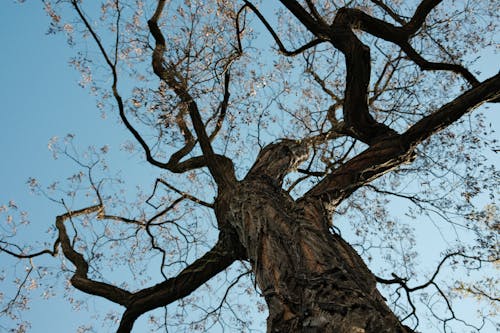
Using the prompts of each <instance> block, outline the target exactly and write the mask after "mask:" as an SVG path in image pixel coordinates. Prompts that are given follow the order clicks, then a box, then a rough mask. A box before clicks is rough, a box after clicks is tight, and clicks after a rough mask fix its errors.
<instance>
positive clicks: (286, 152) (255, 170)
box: [245, 139, 309, 187]
mask: <svg viewBox="0 0 500 333" xmlns="http://www.w3.org/2000/svg"><path fill="white" fill-rule="evenodd" d="M308 157H309V147H308V145H307V144H306V143H305V142H303V141H298V140H289V139H284V140H281V141H279V142H277V143H271V144H269V145H267V146H265V147H264V148H263V149H262V150H261V151H260V152H259V155H258V156H257V160H256V161H255V163H254V165H253V166H252V168H251V169H250V171H249V172H248V174H247V176H246V177H245V179H247V180H248V179H252V178H261V177H268V178H271V179H272V180H273V181H274V182H275V184H277V185H279V186H280V187H281V185H282V183H283V179H284V178H285V176H286V175H287V174H288V173H290V172H291V171H293V170H295V169H297V167H298V166H299V165H300V164H301V163H302V162H304V161H305V160H307V158H308Z"/></svg>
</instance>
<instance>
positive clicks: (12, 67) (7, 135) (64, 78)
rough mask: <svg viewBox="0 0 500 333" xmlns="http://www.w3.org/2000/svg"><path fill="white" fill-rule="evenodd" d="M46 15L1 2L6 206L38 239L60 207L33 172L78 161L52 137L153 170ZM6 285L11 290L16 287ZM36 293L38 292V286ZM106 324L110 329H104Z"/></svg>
mask: <svg viewBox="0 0 500 333" xmlns="http://www.w3.org/2000/svg"><path fill="white" fill-rule="evenodd" d="M48 22H49V21H48V18H47V17H46V15H45V14H44V12H43V9H42V5H41V3H40V2H38V1H27V2H26V3H25V4H23V5H19V4H17V3H15V1H13V0H4V1H2V4H1V5H0V43H1V45H2V51H1V52H0V101H1V104H0V105H1V106H0V151H1V153H2V156H3V158H2V162H1V164H0V171H1V172H0V205H2V204H4V203H7V202H8V201H9V200H14V201H16V203H17V205H18V206H20V207H21V208H22V209H23V210H27V211H28V212H29V214H30V220H31V222H32V225H31V226H30V228H28V229H26V230H22V231H21V235H22V236H23V237H26V239H32V240H37V241H44V240H45V241H50V238H49V236H48V235H47V234H46V230H47V229H48V227H49V225H50V224H52V223H54V218H55V216H56V215H57V214H60V213H62V211H61V208H60V207H59V206H56V205H55V204H52V203H51V202H49V201H48V200H45V199H44V198H42V197H39V196H33V195H31V194H29V191H28V187H27V185H26V181H27V179H28V178H29V177H35V178H37V179H39V180H40V181H41V182H43V183H45V184H48V183H50V182H51V181H53V180H54V179H58V178H61V175H62V176H65V175H69V174H70V173H71V171H72V170H71V168H74V167H73V166H72V164H71V163H69V162H68V161H65V160H63V159H58V160H54V159H53V158H52V155H51V153H50V152H49V151H48V149H47V143H48V141H49V139H50V138H51V137H53V136H58V137H64V136H65V135H66V134H67V133H74V134H75V135H76V143H77V144H78V145H79V146H81V147H85V146H87V145H96V146H102V145H103V144H109V145H110V147H111V150H112V154H115V155H112V157H114V160H112V159H110V160H112V162H111V163H112V167H113V165H115V166H116V165H126V167H127V168H129V170H130V172H133V175H134V179H135V181H136V182H137V183H140V182H141V181H145V182H151V180H152V177H151V176H148V175H147V174H144V172H142V173H141V172H139V170H144V169H142V168H144V167H145V163H144V162H141V160H140V159H139V158H131V157H130V155H128V154H126V153H124V152H121V151H120V145H121V144H122V143H123V141H124V140H125V139H131V138H130V136H129V135H128V133H127V132H126V131H125V130H124V129H123V127H122V126H120V125H119V124H118V123H117V122H116V119H115V118H112V117H110V118H109V119H107V120H103V119H102V118H101V117H100V114H99V111H98V110H97V109H96V107H95V101H94V98H93V97H92V96H90V95H89V94H88V91H87V90H84V89H82V88H80V87H78V85H77V81H78V79H79V74H78V73H76V72H75V71H74V70H72V69H71V68H70V66H69V65H68V59H69V58H70V57H71V56H72V55H73V52H72V50H71V49H70V48H69V47H68V46H67V45H66V42H65V39H64V37H63V36H62V35H56V36H52V35H46V31H47V27H48ZM481 69H482V70H483V73H484V74H483V77H482V78H485V77H487V76H490V75H493V74H495V73H496V72H497V71H498V61H495V59H494V56H493V55H491V56H489V57H486V58H485V60H483V61H482V62H481ZM499 111H500V110H499V108H498V107H497V106H494V107H491V108H490V110H489V111H488V112H489V116H488V118H489V120H490V121H491V122H492V124H493V126H494V127H495V128H496V129H497V133H498V130H500V121H499V119H500V115H499ZM497 148H498V147H497ZM498 155H499V154H497V155H496V156H495V155H494V154H491V156H490V157H491V159H492V161H493V162H492V163H497V164H498V163H500V160H499V158H498ZM146 170H150V169H148V168H146ZM146 173H147V172H146ZM0 223H4V222H3V221H1V222H0ZM12 262H13V261H11V260H10V259H9V258H8V257H7V256H6V255H5V254H0V266H3V267H4V268H5V267H7V268H8V267H10V266H11V265H12ZM54 264H55V265H57V262H56V261H54ZM17 269H22V266H18V267H17ZM3 292H4V293H6V294H8V293H11V292H12V290H3ZM34 295H35V296H36V295H38V294H37V292H36V291H35V293H34ZM88 300H89V301H88V306H89V310H90V312H93V311H96V312H99V311H100V309H101V308H102V306H105V307H108V306H109V304H110V303H107V302H101V301H99V300H96V299H95V298H94V297H88ZM31 308H32V310H31V311H28V312H27V313H26V316H27V318H28V320H29V321H31V322H32V323H33V327H32V329H31V330H30V332H34V333H42V332H74V331H76V327H77V326H78V325H80V324H85V323H86V322H88V321H89V320H92V319H89V316H88V313H86V312H85V311H83V312H74V311H72V310H71V307H70V306H69V305H68V303H66V302H65V301H61V299H60V298H58V297H56V298H53V299H50V300H47V301H43V300H35V301H34V302H33V303H32V305H31ZM117 309H119V308H117ZM4 320H6V319H5V318H4V317H1V318H0V332H3V331H2V326H3V325H4V324H6V323H5V322H2V321H4ZM138 327H139V328H138V329H137V331H138V332H139V331H141V329H140V326H138ZM106 331H108V329H103V330H102V331H99V332H106ZM109 331H112V330H109Z"/></svg>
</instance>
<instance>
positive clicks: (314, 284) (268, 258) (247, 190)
mask: <svg viewBox="0 0 500 333" xmlns="http://www.w3.org/2000/svg"><path fill="white" fill-rule="evenodd" d="M306 152H307V150H305V149H303V147H300V145H299V144H296V143H293V142H291V141H290V142H282V143H281V144H276V145H271V146H268V147H266V149H265V150H263V151H262V152H261V154H260V155H259V158H258V159H257V162H256V163H255V165H254V166H253V167H252V169H251V170H250V172H249V174H248V176H247V177H246V178H245V179H244V180H243V181H241V182H239V183H237V184H236V185H235V187H234V188H233V189H232V190H230V191H227V190H226V191H224V193H222V194H221V195H220V196H219V198H218V203H219V204H218V205H217V207H218V209H217V217H218V219H219V221H225V222H224V223H229V224H230V225H232V226H233V227H234V228H235V229H236V232H237V234H238V238H239V240H240V242H241V244H242V245H243V246H244V247H245V249H246V255H247V257H248V259H249V261H250V262H251V264H252V267H253V270H254V273H255V277H256V282H257V284H258V286H259V288H260V290H261V291H262V293H263V295H264V297H265V299H266V302H267V305H268V307H269V318H268V321H267V331H268V332H339V333H342V332H346V333H347V332H367V333H368V332H411V330H408V329H407V328H405V327H404V326H403V325H401V324H400V323H399V321H398V319H397V318H396V316H395V315H394V314H393V313H392V311H391V310H390V309H389V308H388V307H387V305H386V304H385V301H384V298H383V297H382V296H381V295H380V293H379V292H378V290H377V289H376V281H375V277H374V276H373V274H372V273H371V272H370V270H369V269H368V267H367V266H366V265H365V263H364V262H363V260H362V259H361V258H360V257H359V255H358V254H357V253H356V251H355V250H354V249H353V248H352V247H351V246H350V245H349V244H347V243H346V242H345V241H344V240H343V239H342V238H341V237H340V236H338V235H335V234H332V233H331V231H330V230H329V227H330V221H331V216H330V213H329V210H328V209H326V208H325V207H324V206H323V205H322V204H319V203H316V204H312V203H311V202H310V201H304V200H302V201H295V200H293V198H292V197H291V196H290V195H289V194H288V193H286V192H285V191H283V190H282V189H281V181H282V175H283V174H285V173H286V172H287V171H289V169H290V168H293V167H295V166H296V165H297V163H298V162H300V161H301V160H303V159H304V158H305V157H307V154H306Z"/></svg>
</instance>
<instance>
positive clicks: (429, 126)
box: [302, 73, 500, 206]
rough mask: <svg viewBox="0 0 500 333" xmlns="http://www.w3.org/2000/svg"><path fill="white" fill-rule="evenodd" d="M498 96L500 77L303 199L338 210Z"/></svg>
mask: <svg viewBox="0 0 500 333" xmlns="http://www.w3.org/2000/svg"><path fill="white" fill-rule="evenodd" d="M499 96H500V73H499V74H497V75H495V76H493V77H491V78H490V79H488V80H486V81H484V82H482V83H480V84H479V85H477V86H476V87H474V88H471V89H470V90H468V91H466V92H464V93H463V94H462V95H460V96H458V97H457V98H455V99H454V100H453V101H451V102H449V103H448V104H446V105H444V106H442V107H441V108H439V109H438V110H437V111H435V112H434V113H432V114H430V115H429V116H427V117H424V118H422V119H421V120H420V121H418V122H417V123H415V124H414V125H413V126H411V127H410V128H409V129H408V130H407V131H406V132H405V133H403V134H401V135H398V136H395V137H392V138H390V139H388V140H382V141H380V142H378V143H376V144H374V145H372V146H371V147H370V148H368V149H366V150H365V151H364V152H362V153H361V154H359V155H358V156H356V157H354V158H353V159H351V160H350V161H348V162H347V163H345V164H344V165H342V166H341V167H339V168H338V169H336V170H335V171H333V172H332V173H330V174H328V175H327V176H326V177H325V178H324V179H323V180H321V181H320V182H319V183H318V184H317V185H316V186H314V187H313V188H312V189H311V190H309V191H308V192H307V193H306V194H305V195H304V196H303V198H302V200H306V199H307V198H315V199H314V200H319V201H321V202H323V203H324V204H326V205H332V206H337V205H338V204H339V203H340V202H341V201H342V200H344V199H345V198H347V197H348V196H349V195H351V194H352V193H353V192H354V191H355V190H356V189H358V188H359V187H361V186H363V185H365V184H367V183H369V182H371V181H372V180H374V179H376V178H378V177H380V176H382V175H383V174H385V173H387V172H388V171H390V170H392V169H394V168H396V167H398V166H400V165H401V164H404V163H409V162H411V161H412V159H413V158H414V154H413V151H414V149H415V147H416V146H417V145H418V144H420V143H421V142H422V141H424V140H425V139H427V138H428V137H430V136H431V135H433V134H434V133H436V132H439V131H440V130H442V129H444V128H446V127H447V126H449V125H451V124H452V123H454V122H455V121H457V120H458V119H460V118H461V117H462V116H463V115H465V114H466V113H467V112H469V111H471V110H472V109H474V108H476V107H478V106H479V105H481V104H482V103H485V102H488V101H494V100H496V99H498V98H499Z"/></svg>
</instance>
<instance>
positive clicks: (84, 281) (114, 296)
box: [56, 205, 132, 306]
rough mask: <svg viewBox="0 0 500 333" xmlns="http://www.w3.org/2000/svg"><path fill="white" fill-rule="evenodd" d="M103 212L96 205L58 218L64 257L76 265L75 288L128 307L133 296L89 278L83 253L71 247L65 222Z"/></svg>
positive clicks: (72, 282)
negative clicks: (80, 216)
mask: <svg viewBox="0 0 500 333" xmlns="http://www.w3.org/2000/svg"><path fill="white" fill-rule="evenodd" d="M101 210H102V206H101V205H95V206H91V207H87V208H84V209H80V210H77V211H70V212H67V213H65V214H63V215H59V216H57V218H56V228H57V230H58V232H59V241H60V244H61V248H62V252H63V254H64V256H65V257H66V258H67V259H68V260H69V261H70V262H71V263H72V264H73V265H75V268H76V271H75V273H74V274H73V277H72V278H71V280H70V281H71V284H72V285H73V286H74V287H75V288H77V289H78V290H81V291H83V292H85V293H87V294H91V295H96V296H101V297H104V298H106V299H108V300H110V301H111V302H114V303H117V304H120V305H124V306H127V304H128V302H129V299H130V296H131V295H132V294H131V293H130V292H128V291H126V290H123V289H121V288H118V287H116V286H113V285H110V284H107V283H104V282H99V281H94V280H91V279H89V278H88V276H87V273H88V270H89V265H88V263H87V261H86V260H85V258H84V257H83V255H82V254H81V253H78V252H77V251H76V250H75V249H74V248H73V246H72V245H71V241H70V239H69V236H68V233H67V231H66V226H65V225H64V222H65V221H66V220H68V219H71V218H73V217H76V216H79V215H87V214H92V213H97V212H99V211H101Z"/></svg>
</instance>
